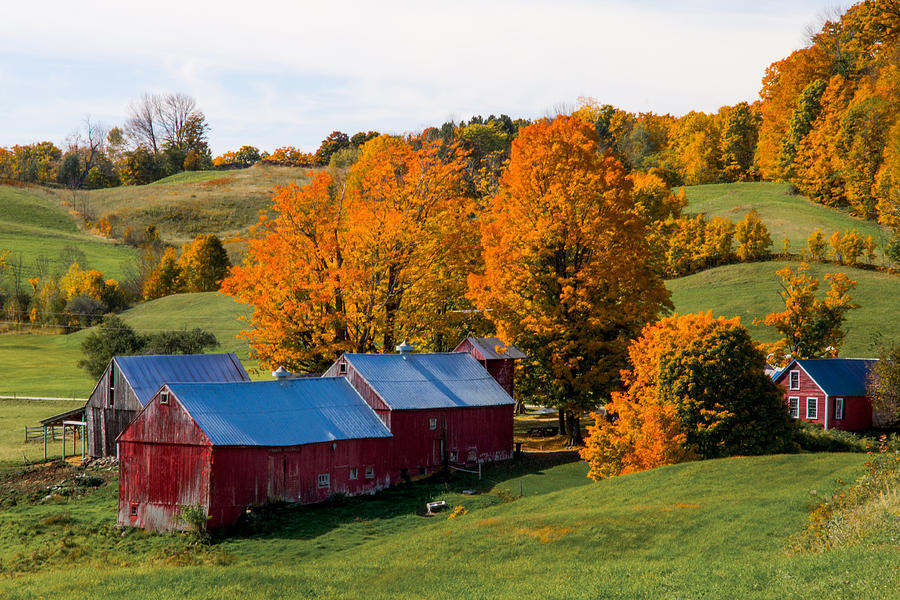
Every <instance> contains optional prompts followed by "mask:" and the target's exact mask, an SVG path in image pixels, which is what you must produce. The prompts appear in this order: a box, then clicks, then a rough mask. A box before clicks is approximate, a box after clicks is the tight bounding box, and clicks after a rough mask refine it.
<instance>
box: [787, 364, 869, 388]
mask: <svg viewBox="0 0 900 600" xmlns="http://www.w3.org/2000/svg"><path fill="white" fill-rule="evenodd" d="M876 362H878V361H877V360H876V359H874V358H805V359H798V360H795V361H794V363H796V364H798V365H799V366H800V367H801V368H802V369H803V370H804V371H806V373H807V375H809V376H810V377H811V378H812V380H813V381H815V382H816V385H818V386H819V387H820V388H822V391H823V392H825V393H826V394H828V395H829V396H865V395H866V394H868V392H867V390H866V380H867V378H868V376H869V369H870V368H871V367H872V365H873V364H875V363H876ZM790 367H791V365H788V366H787V367H786V368H785V369H784V370H783V371H781V373H780V374H779V377H780V376H781V375H784V374H785V373H787V372H788V371H789V370H790Z"/></svg>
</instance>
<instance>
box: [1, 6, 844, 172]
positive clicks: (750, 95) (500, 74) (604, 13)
mask: <svg viewBox="0 0 900 600" xmlns="http://www.w3.org/2000/svg"><path fill="white" fill-rule="evenodd" d="M836 6H838V5H836V4H835V3H834V2H831V3H829V2H823V1H820V0H819V1H817V0H792V1H790V2H783V1H776V0H757V1H755V2H728V1H722V2H713V1H699V0H682V1H680V2H662V1H657V0H634V1H631V2H628V1H625V0H621V1H608V0H598V1H589V0H581V1H578V0H569V1H555V2H538V1H527V0H519V1H498V0H487V1H481V2H479V1H467V0H445V1H443V2H428V1H425V0H419V1H393V0H370V1H366V2H362V1H360V2H331V1H329V0H319V1H317V2H303V1H294V2H291V1H283V0H263V1H258V2H252V1H248V0H243V1H242V2H240V3H232V2H230V1H222V0H219V1H217V2H206V1H203V2H199V1H196V0H179V1H173V0H155V1H154V2H127V1H122V0H117V1H115V2H107V1H102V2H101V1H91V0H86V1H84V2H72V1H71V0H66V1H57V0H49V1H48V0H41V1H35V0H31V1H30V2H22V1H18V0H17V1H16V2H15V3H7V2H4V6H3V10H2V14H0V146H10V145H13V144H22V143H30V142H33V141H37V140H45V139H46V140H51V141H53V142H55V143H57V144H58V145H62V144H63V142H64V140H65V138H66V136H67V135H68V134H69V133H70V132H71V131H72V130H73V129H75V128H76V127H77V126H78V124H79V123H80V122H81V121H82V120H83V119H84V118H85V116H88V115H90V117H91V118H92V119H94V120H100V121H102V122H104V123H105V124H107V125H109V126H112V125H116V124H121V123H122V122H123V121H124V120H125V118H126V116H127V114H128V104H129V102H130V101H132V100H133V99H135V98H137V97H138V96H140V95H141V94H143V93H145V92H185V93H187V94H190V95H192V96H194V97H195V98H196V99H197V102H198V105H199V106H200V108H201V109H202V110H203V111H204V112H205V114H206V117H207V120H208V122H209V124H210V126H211V131H210V133H209V137H210V146H211V148H212V151H213V154H214V155H216V154H221V153H222V152H224V151H225V150H231V149H236V148H238V147H239V146H241V145H244V144H250V145H254V146H257V147H259V148H260V149H267V150H272V149H274V148H276V147H278V146H286V145H290V146H297V147H299V148H301V149H303V150H306V151H314V150H315V149H316V148H317V147H318V146H319V143H320V142H321V140H322V138H324V137H325V136H327V135H328V134H329V133H330V132H331V131H333V130H335V129H339V130H341V131H345V132H347V133H349V134H351V135H352V134H353V133H355V132H356V131H360V130H377V131H380V132H387V133H403V132H410V131H419V130H421V129H423V128H424V127H427V126H430V125H440V124H441V123H443V122H444V121H447V120H448V119H454V120H460V119H463V118H468V117H470V116H471V115H473V114H482V115H484V116H487V115H489V114H491V113H494V114H500V113H506V114H508V115H510V116H512V117H513V118H516V117H526V118H535V117H541V116H544V115H546V114H548V113H551V112H553V111H554V108H555V107H559V106H560V105H572V106H574V105H575V104H576V103H577V100H578V97H579V96H592V97H594V98H597V99H598V100H599V101H601V102H603V103H608V104H613V105H616V106H618V107H620V108H624V109H627V110H631V111H653V112H657V113H672V114H675V115H681V114H684V113H686V112H688V111H690V110H702V111H707V112H708V111H715V110H717V109H718V108H719V107H720V106H722V105H725V104H734V103H737V102H740V101H742V100H747V101H753V100H755V99H756V98H757V97H758V92H759V86H760V79H761V78H762V76H763V73H764V71H765V68H766V67H767V66H768V65H769V64H770V63H771V62H773V61H775V60H778V59H781V58H783V57H785V56H787V55H788V54H789V53H790V52H792V51H793V50H795V49H797V48H800V47H802V46H804V45H806V42H807V40H806V33H805V32H806V30H807V29H808V27H809V26H818V24H820V23H821V22H822V18H823V16H824V15H825V14H826V13H828V12H829V11H832V10H834V9H835V7H836ZM844 6H846V5H844ZM554 114H555V113H554Z"/></svg>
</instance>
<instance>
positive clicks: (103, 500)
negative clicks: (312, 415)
mask: <svg viewBox="0 0 900 600" xmlns="http://www.w3.org/2000/svg"><path fill="white" fill-rule="evenodd" d="M863 459H864V457H863V456H860V455H846V454H845V455H827V454H819V455H794V456H772V457H756V458H737V459H728V460H719V461H708V462H702V463H690V464H683V465H677V466H673V467H666V468H661V469H656V470H653V471H649V472H645V473H639V474H635V475H627V476H623V477H618V478H615V479H612V480H607V481H604V482H601V483H591V482H587V480H586V479H585V478H584V473H585V471H586V469H585V466H584V465H583V463H574V464H569V465H562V466H558V467H553V468H549V469H544V468H540V467H537V468H534V467H531V468H529V467H528V465H523V466H522V467H515V466H513V467H510V466H507V465H501V466H493V467H488V469H487V470H486V473H487V475H488V476H489V477H492V478H494V479H495V480H496V483H494V484H489V485H484V486H479V484H478V483H477V482H474V481H472V480H470V479H462V478H458V479H454V480H452V481H450V482H449V483H448V484H446V485H445V484H441V483H439V482H433V483H419V484H415V485H413V486H408V487H404V488H397V489H392V490H390V491H388V492H385V493H382V494H379V495H377V496H375V497H366V498H359V499H350V500H344V501H342V502H339V503H337V504H332V505H323V506H316V507H306V508H302V509H297V510H294V511H290V512H287V513H282V514H281V515H280V516H276V517H275V518H274V520H273V521H271V522H270V523H269V526H268V527H267V528H264V530H263V532H261V533H257V534H251V535H245V536H236V537H231V538H227V539H225V540H220V541H219V542H217V543H216V544H214V545H213V546H212V547H211V548H209V549H206V550H203V549H201V550H191V549H189V548H187V547H186V544H185V542H184V540H183V539H182V538H181V537H180V536H160V535H135V534H129V533H127V532H126V533H119V532H117V531H116V530H114V529H112V528H111V527H109V525H110V524H111V523H112V522H113V520H114V511H115V486H114V482H111V483H110V484H107V485H106V486H104V487H102V488H100V490H99V491H97V492H95V493H94V494H93V495H89V496H87V497H85V498H82V499H79V500H73V501H62V503H61V504H50V505H37V506H25V505H21V506H15V507H12V508H8V509H6V510H4V511H2V512H0V561H2V565H3V566H4V567H5V568H6V570H8V571H18V572H19V573H21V574H19V575H13V576H11V577H5V578H2V579H0V596H3V597H5V598H11V599H12V598H17V599H18V598H22V599H25V598H38V597H48V598H50V597H66V598H103V597H110V596H114V597H117V598H124V599H127V598H138V597H146V593H147V590H151V589H152V590H154V594H155V596H156V597H159V598H196V597H205V598H218V597H242V598H246V599H247V600H252V599H255V598H299V597H329V598H331V597H334V598H411V597H415V598H492V599H504V598H522V597H534V598H591V599H593V598H623V599H624V598H628V599H631V598H699V597H703V598H729V599H730V598H773V599H774V598H785V597H787V598H861V597H867V598H897V597H900V587H898V584H900V579H898V577H900V575H898V570H897V565H898V561H900V554H898V549H897V547H896V543H893V544H891V543H878V541H866V542H863V543H862V544H860V545H858V546H854V547H850V548H845V549H840V550H832V551H829V552H828V553H825V554H804V555H797V554H791V553H789V552H786V551H785V548H786V547H787V546H788V544H789V540H790V538H791V536H792V535H794V534H795V533H796V532H797V531H799V530H800V529H801V528H802V527H803V525H804V523H805V522H806V520H807V515H808V512H809V509H810V508H811V506H813V505H814V504H815V503H816V502H817V499H819V498H821V497H823V496H824V495H825V494H827V493H828V492H829V490H830V489H831V488H832V486H833V485H834V483H833V482H834V481H835V479H836V478H843V479H845V480H850V479H852V478H853V477H854V475H855V473H857V472H858V471H859V468H860V466H861V463H862V461H863ZM523 471H524V472H525V473H524V474H523ZM544 482H550V483H549V484H546V483H544ZM519 483H521V484H522V490H523V491H524V493H525V495H524V497H522V498H518V499H516V497H517V496H518V491H519ZM467 487H475V488H476V489H478V490H479V492H480V493H478V494H476V495H474V496H467V495H463V494H461V493H460V492H461V490H462V489H465V488H467ZM501 490H512V493H511V494H510V493H508V492H502V491H501ZM431 499H444V500H447V502H448V504H450V505H460V504H461V505H464V506H466V507H467V508H468V510H469V512H468V514H464V515H462V516H460V517H457V518H455V519H447V517H446V513H444V514H443V515H440V516H437V517H434V518H431V519H425V518H422V517H419V516H417V514H416V512H417V511H420V510H421V508H422V506H423V504H424V502H425V501H426V500H431ZM192 563H193V564H192ZM197 563H199V564H197ZM179 565H182V566H179Z"/></svg>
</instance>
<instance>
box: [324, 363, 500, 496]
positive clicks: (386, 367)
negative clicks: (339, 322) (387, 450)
mask: <svg viewBox="0 0 900 600" xmlns="http://www.w3.org/2000/svg"><path fill="white" fill-rule="evenodd" d="M325 375H326V376H345V377H346V378H347V380H348V381H349V382H350V385H352V386H353V387H354V388H355V389H356V390H357V391H358V392H359V393H360V395H361V396H362V397H363V398H364V399H365V401H366V402H368V403H369V405H370V406H371V407H372V408H373V409H374V410H375V412H376V413H377V414H378V416H379V417H380V418H381V420H382V421H383V422H384V423H385V425H387V427H388V428H389V429H390V431H391V433H392V434H393V436H394V439H393V458H392V475H393V476H394V477H398V476H399V477H400V478H403V479H406V478H413V477H417V476H422V475H427V474H429V473H431V472H433V471H436V470H439V469H442V468H444V467H445V466H447V465H448V464H450V465H467V464H468V465H474V464H477V463H481V462H486V461H495V460H503V459H507V458H511V457H512V449H513V406H514V404H515V402H514V400H513V399H512V398H511V397H510V395H509V394H508V393H507V392H506V390H504V389H503V388H502V387H501V386H500V385H499V384H498V383H497V381H496V380H494V378H493V377H492V376H491V375H490V373H488V372H487V371H486V370H485V368H484V367H483V366H482V365H480V364H479V363H478V361H477V360H475V358H473V357H472V356H471V355H470V354H468V353H456V352H442V353H421V354H417V353H410V352H403V353H401V354H344V355H343V356H341V357H340V358H339V359H338V360H337V362H335V363H334V364H333V365H332V366H331V367H330V368H329V369H328V370H327V371H326V372H325Z"/></svg>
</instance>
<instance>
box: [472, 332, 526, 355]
mask: <svg viewBox="0 0 900 600" xmlns="http://www.w3.org/2000/svg"><path fill="white" fill-rule="evenodd" d="M466 339H468V340H469V341H470V342H471V343H472V345H473V346H475V347H476V348H478V351H479V352H481V355H482V356H484V358H485V359H486V360H493V359H498V358H511V359H513V360H518V359H520V358H525V353H524V352H522V351H521V350H519V348H518V346H516V345H515V344H504V343H503V341H502V340H501V339H500V338H496V337H487V338H479V337H472V336H469V337H468V338H466ZM498 349H499V351H498Z"/></svg>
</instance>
